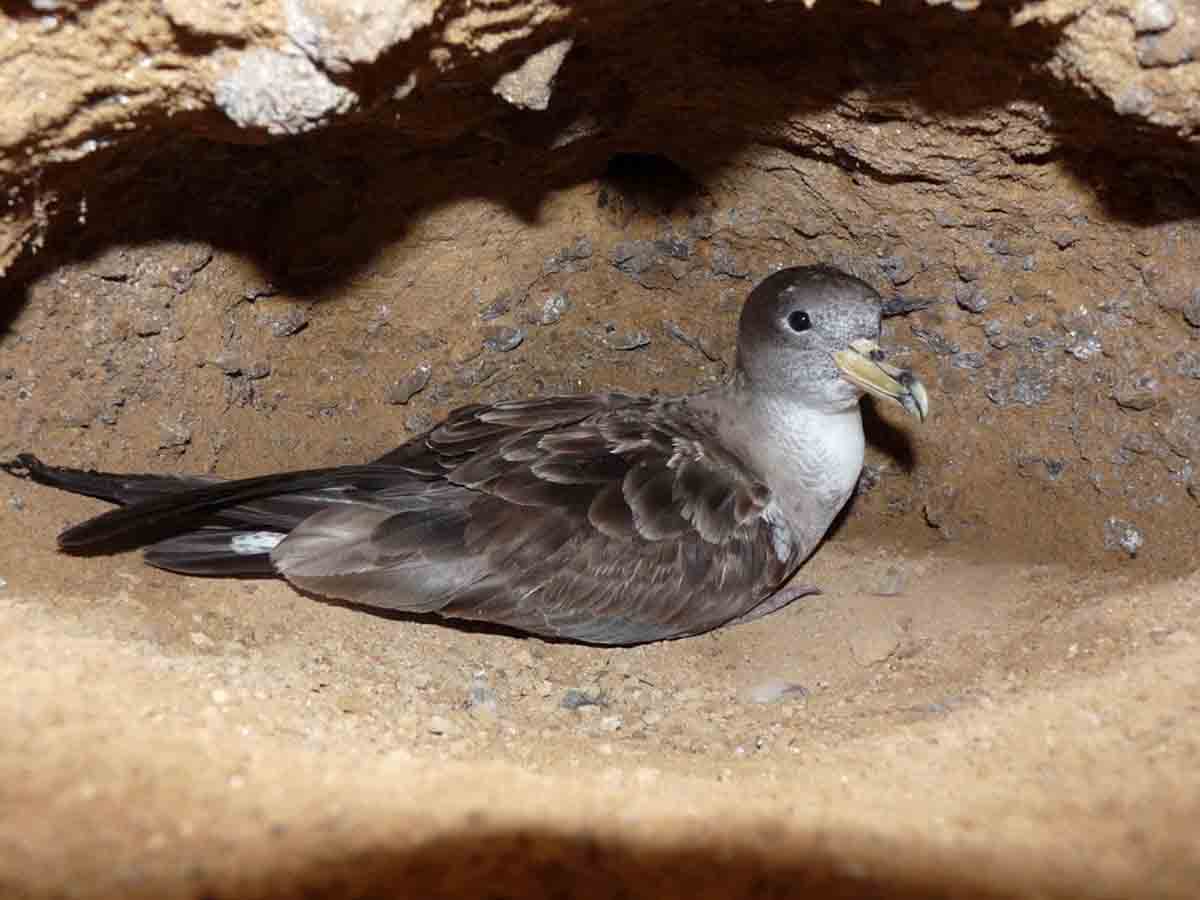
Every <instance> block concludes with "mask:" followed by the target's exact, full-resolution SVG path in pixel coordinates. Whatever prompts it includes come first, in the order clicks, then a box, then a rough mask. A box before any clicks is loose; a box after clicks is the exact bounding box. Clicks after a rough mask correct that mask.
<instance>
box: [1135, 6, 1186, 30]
mask: <svg viewBox="0 0 1200 900" xmlns="http://www.w3.org/2000/svg"><path fill="white" fill-rule="evenodd" d="M1175 18H1176V13H1175V5H1174V3H1172V2H1171V0H1140V2H1139V3H1138V4H1137V6H1135V7H1134V9H1133V29H1134V31H1136V32H1137V33H1138V34H1146V33H1147V32H1153V31H1166V30H1167V29H1169V28H1171V27H1173V26H1174V25H1175Z"/></svg>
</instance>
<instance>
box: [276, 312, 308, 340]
mask: <svg viewBox="0 0 1200 900" xmlns="http://www.w3.org/2000/svg"><path fill="white" fill-rule="evenodd" d="M307 327H308V313H306V312H305V311H304V310H302V309H293V310H290V311H289V312H288V314H287V315H286V316H284V317H283V318H281V319H276V320H275V321H273V322H272V323H271V334H273V335H275V337H278V338H282V337H291V336H292V335H293V334H299V333H300V332H301V331H303V330H304V329H305V328H307Z"/></svg>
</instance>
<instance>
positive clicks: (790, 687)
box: [747, 678, 808, 705]
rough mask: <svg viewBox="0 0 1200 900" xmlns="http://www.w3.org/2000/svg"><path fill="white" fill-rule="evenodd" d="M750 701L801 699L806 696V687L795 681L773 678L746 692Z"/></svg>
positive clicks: (776, 701)
mask: <svg viewBox="0 0 1200 900" xmlns="http://www.w3.org/2000/svg"><path fill="white" fill-rule="evenodd" d="M747 697H748V698H749V700H750V702H751V703H759V704H763V705H765V704H768V703H778V702H779V701H781V700H803V699H805V698H807V697H808V688H806V687H805V686H804V685H802V684H799V683H798V682H795V681H785V680H783V679H782V678H773V679H771V680H770V681H764V682H763V683H762V684H758V685H755V686H754V687H752V688H751V689H750V690H749V691H748V692H747Z"/></svg>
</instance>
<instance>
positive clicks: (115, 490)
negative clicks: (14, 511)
mask: <svg viewBox="0 0 1200 900" xmlns="http://www.w3.org/2000/svg"><path fill="white" fill-rule="evenodd" d="M0 469H3V470H4V471H5V472H8V473H9V474H10V475H15V476H16V477H18V478H27V479H29V480H30V481H33V482H36V483H37V484H44V485H47V486H48V487H54V488H58V489H59V490H63V491H69V492H71V493H72V494H83V495H84V496H87V497H95V498H96V499H97V500H107V501H108V502H109V503H117V504H120V505H121V506H128V505H129V504H132V503H140V502H141V501H143V500H148V499H149V498H151V497H158V496H161V495H162V494H177V493H179V492H180V491H186V490H190V489H192V488H195V487H200V486H203V485H205V484H210V483H212V482H213V481H215V480H216V479H212V478H202V477H191V478H177V477H175V476H172V475H117V474H113V473H110V472H93V471H84V470H83V469H63V468H59V467H58V466H48V465H46V464H45V463H44V462H42V461H41V460H40V459H38V458H37V457H36V456H34V455H33V454H32V453H22V454H20V455H19V456H17V457H16V459H13V460H10V461H8V462H2V463H0Z"/></svg>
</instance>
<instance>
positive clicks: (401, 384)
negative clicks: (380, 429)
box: [383, 363, 433, 406]
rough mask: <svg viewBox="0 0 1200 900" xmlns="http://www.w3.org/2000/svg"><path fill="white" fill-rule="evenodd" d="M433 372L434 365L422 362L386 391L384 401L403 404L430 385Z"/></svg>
mask: <svg viewBox="0 0 1200 900" xmlns="http://www.w3.org/2000/svg"><path fill="white" fill-rule="evenodd" d="M432 374H433V367H432V366H431V365H429V363H421V364H420V365H418V366H417V367H416V368H415V369H413V370H412V371H411V372H409V373H408V374H407V375H405V376H404V377H403V378H401V379H400V380H399V381H397V382H396V383H395V384H393V385H390V386H389V387H388V389H387V390H386V391H384V394H383V400H384V402H385V403H390V404H391V405H393V406H403V405H404V404H405V403H407V402H408V401H409V400H411V399H412V398H413V397H415V396H416V395H417V394H419V393H421V391H423V390H425V388H426V387H428V385H429V379H430V377H431V376H432Z"/></svg>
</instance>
